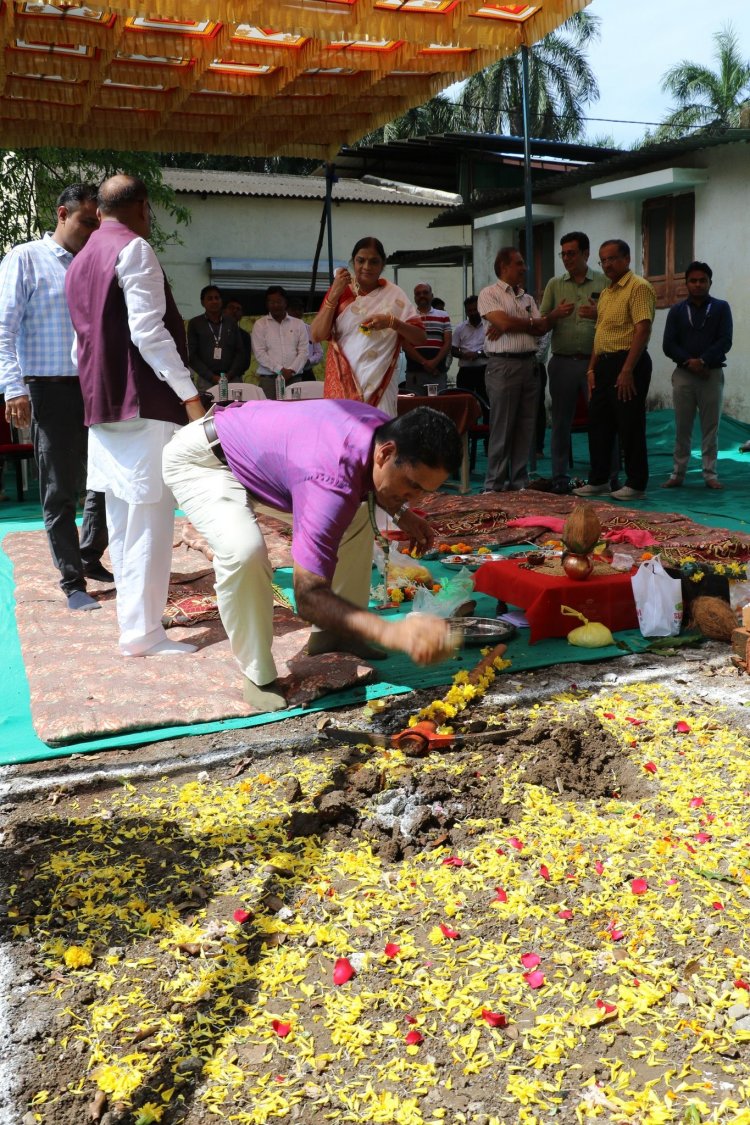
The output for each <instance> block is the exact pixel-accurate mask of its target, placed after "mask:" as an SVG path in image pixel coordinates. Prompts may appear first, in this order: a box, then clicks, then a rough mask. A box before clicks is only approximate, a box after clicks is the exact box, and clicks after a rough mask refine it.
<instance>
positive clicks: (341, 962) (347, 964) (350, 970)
mask: <svg viewBox="0 0 750 1125" xmlns="http://www.w3.org/2000/svg"><path fill="white" fill-rule="evenodd" d="M356 975H357V972H356V970H355V968H354V966H353V965H352V963H351V961H350V960H349V958H348V957H339V959H338V961H337V962H336V964H335V965H334V966H333V983H334V984H346V982H347V981H348V980H351V979H352V977H356Z"/></svg>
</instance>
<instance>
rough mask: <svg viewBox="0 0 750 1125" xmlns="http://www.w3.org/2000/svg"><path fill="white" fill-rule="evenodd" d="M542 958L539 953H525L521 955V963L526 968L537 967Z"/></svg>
mask: <svg viewBox="0 0 750 1125" xmlns="http://www.w3.org/2000/svg"><path fill="white" fill-rule="evenodd" d="M541 960H542V959H541V957H540V956H539V954H538V953H524V954H522V956H521V964H522V965H523V967H524V969H535V968H536V967H537V965H539V964H540V963H541Z"/></svg>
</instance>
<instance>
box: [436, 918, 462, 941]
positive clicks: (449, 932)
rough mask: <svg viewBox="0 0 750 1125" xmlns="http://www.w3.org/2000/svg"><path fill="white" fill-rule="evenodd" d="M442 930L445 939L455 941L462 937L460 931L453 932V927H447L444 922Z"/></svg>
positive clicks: (441, 924) (441, 926)
mask: <svg viewBox="0 0 750 1125" xmlns="http://www.w3.org/2000/svg"><path fill="white" fill-rule="evenodd" d="M440 929H441V931H442V934H443V937H447V938H450V940H451V941H455V940H456V938H458V937H461V935H460V933H459V932H458V930H452V929H451V927H450V926H446V924H445V923H444V922H441V923H440Z"/></svg>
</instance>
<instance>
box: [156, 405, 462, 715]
mask: <svg viewBox="0 0 750 1125" xmlns="http://www.w3.org/2000/svg"><path fill="white" fill-rule="evenodd" d="M460 462H461V439H460V438H459V436H458V432H457V430H456V427H455V426H454V424H453V422H452V421H451V420H450V419H449V418H447V417H446V416H445V415H444V414H440V413H438V412H437V411H435V410H430V409H428V408H426V407H424V408H420V409H417V410H413V411H410V412H409V413H408V414H405V415H403V416H402V417H401V418H389V417H388V416H387V415H386V414H383V413H382V412H381V411H380V410H376V409H374V408H373V407H371V406H367V405H366V404H365V403H361V402H350V401H345V400H341V399H325V400H322V401H309V402H296V403H290V402H275V401H270V400H269V401H268V402H263V401H251V402H246V403H243V404H233V405H232V406H229V407H227V408H225V409H224V410H221V411H216V412H215V413H213V415H212V416H209V417H207V418H205V419H201V420H200V421H199V422H195V423H193V424H191V425H189V426H186V427H185V428H184V429H183V430H181V431H180V432H179V433H177V434H175V436H174V438H173V439H172V441H171V442H170V443H169V445H168V446H167V447H166V449H165V451H164V480H165V481H166V483H167V484H168V485H169V487H170V488H171V489H172V491H173V493H174V495H175V498H176V500H177V502H178V504H179V505H180V507H181V508H182V509H183V511H184V512H185V514H186V515H187V516H188V518H189V519H190V520H191V522H192V523H193V525H194V526H195V527H196V529H197V530H198V531H199V532H200V533H201V534H202V535H203V536H205V538H206V540H207V541H208V543H209V544H210V546H211V548H212V549H213V551H214V568H215V570H216V594H217V599H218V604H219V612H220V614H221V620H222V622H223V624H224V628H225V629H226V631H227V636H228V637H229V643H230V645H231V648H232V652H233V653H234V656H235V657H236V659H237V662H238V663H239V665H240V668H241V669H242V672H243V675H244V697H245V700H246V702H247V703H249V704H251V705H252V706H253V707H257V708H259V709H260V710H262V711H279V710H281V709H283V708H284V707H286V700H285V699H284V696H283V695H282V693H281V690H280V688H279V686H278V684H277V682H276V665H275V664H274V660H273V656H272V654H271V642H272V640H273V596H272V590H271V567H270V564H269V561H268V554H267V552H266V545H265V542H264V540H263V536H262V534H261V532H260V530H259V528H258V524H257V520H256V512H258V511H267V512H269V513H270V514H271V515H273V516H276V517H277V518H278V517H279V516H280V515H282V518H283V514H285V513H286V514H290V515H291V523H292V559H293V562H294V594H295V598H296V601H297V609H298V611H299V613H300V615H301V616H302V617H304V618H305V620H307V621H310V622H312V624H313V625H315V626H317V628H318V630H319V631H318V632H314V633H313V635H312V637H311V639H310V644H309V646H308V652H310V653H311V654H316V653H320V652H328V651H331V650H334V649H343V650H344V651H348V652H355V653H357V654H358V655H363V654H365V653H366V655H367V657H369V658H370V659H372V658H373V657H379V656H382V653H380V652H378V651H377V650H375V649H372V648H371V647H370V645H371V643H375V644H380V645H383V646H385V647H386V648H390V649H395V650H398V651H400V652H405V653H406V654H407V655H408V656H410V657H411V659H412V660H414V661H415V663H417V664H431V663H436V662H437V661H439V660H442V659H443V658H444V657H446V656H447V655H448V654H449V652H450V651H451V649H452V644H451V638H450V631H449V627H448V624H447V622H446V621H444V620H442V619H440V618H436V617H429V616H425V615H421V614H420V615H418V616H416V615H415V616H409V617H400V618H398V619H396V620H391V621H387V620H384V619H383V618H381V617H378V616H377V615H376V614H374V613H370V612H368V610H367V604H368V601H369V591H370V574H371V569H372V546H373V537H374V533H375V513H374V509H375V505H377V506H378V507H380V508H382V509H383V510H384V511H385V512H387V513H388V514H389V515H390V516H391V517H392V518H393V519H394V520H395V522H396V523H397V524H398V526H399V527H400V528H401V529H402V531H405V532H406V533H407V534H408V535H409V537H410V539H411V542H412V543H413V544H416V545H418V546H419V547H420V548H422V549H426V548H428V547H430V546H431V545H432V543H433V540H434V535H433V531H432V528H431V527H430V525H429V524H428V523H427V522H426V521H425V520H423V519H421V518H420V517H419V516H417V515H415V514H414V512H412V511H411V510H410V508H409V502H410V501H411V500H413V499H414V498H415V497H417V496H418V495H419V494H420V493H421V492H433V491H435V489H437V488H439V487H440V485H441V484H442V483H443V481H445V479H446V478H447V477H448V476H449V474H451V473H456V472H457V471H458V468H459V465H460Z"/></svg>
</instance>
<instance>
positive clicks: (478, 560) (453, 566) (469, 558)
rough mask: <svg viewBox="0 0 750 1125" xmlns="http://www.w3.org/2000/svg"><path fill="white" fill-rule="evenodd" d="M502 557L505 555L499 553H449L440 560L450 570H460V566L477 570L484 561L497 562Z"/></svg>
mask: <svg viewBox="0 0 750 1125" xmlns="http://www.w3.org/2000/svg"><path fill="white" fill-rule="evenodd" d="M504 558H506V556H505V555H499V554H497V555H496V554H485V555H450V556H449V557H448V558H446V559H441V560H440V561H441V563H442V564H443V566H447V567H448V568H449V569H450V570H460V569H461V567H462V566H467V567H468V568H469V570H478V569H479V567H480V566H482V565H483V564H484V563H486V562H499V561H501V560H502V559H504Z"/></svg>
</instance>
